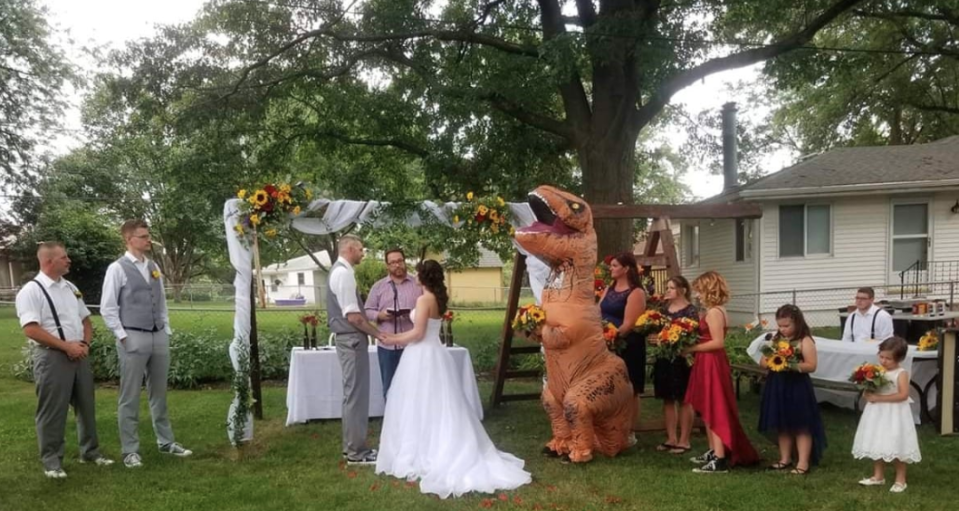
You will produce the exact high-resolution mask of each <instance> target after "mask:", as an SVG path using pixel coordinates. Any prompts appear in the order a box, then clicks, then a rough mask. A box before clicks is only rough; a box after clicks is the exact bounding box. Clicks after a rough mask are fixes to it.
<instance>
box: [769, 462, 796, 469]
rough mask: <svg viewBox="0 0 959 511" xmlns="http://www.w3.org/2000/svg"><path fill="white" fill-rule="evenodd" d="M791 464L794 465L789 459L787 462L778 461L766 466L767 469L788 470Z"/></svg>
mask: <svg viewBox="0 0 959 511" xmlns="http://www.w3.org/2000/svg"><path fill="white" fill-rule="evenodd" d="M791 466H793V464H792V462H791V461H788V462H786V463H783V462H781V461H777V462H776V463H773V464H772V465H769V466H768V467H766V470H775V471H779V470H786V469H787V468H789V467H791Z"/></svg>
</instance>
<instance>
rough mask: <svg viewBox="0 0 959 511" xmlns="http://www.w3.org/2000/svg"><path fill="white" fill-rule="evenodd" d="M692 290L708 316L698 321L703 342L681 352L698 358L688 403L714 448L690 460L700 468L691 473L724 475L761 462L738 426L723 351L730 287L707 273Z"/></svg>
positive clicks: (712, 274) (729, 377)
mask: <svg viewBox="0 0 959 511" xmlns="http://www.w3.org/2000/svg"><path fill="white" fill-rule="evenodd" d="M693 291H694V292H695V293H696V294H697V295H699V299H700V301H701V302H702V304H703V307H704V308H705V309H706V313H705V314H704V315H703V316H702V318H701V319H700V321H699V342H698V343H697V344H696V345H695V346H693V347H692V348H689V349H687V350H685V352H684V353H683V355H684V356H685V355H687V354H689V353H692V354H694V355H695V360H694V361H693V369H692V372H691V373H690V375H689V388H688V389H687V390H686V403H688V404H690V405H692V407H693V410H695V411H696V412H697V413H699V415H700V416H702V418H703V422H704V423H706V436H707V438H709V447H710V449H709V450H708V451H706V453H704V454H703V455H701V456H697V457H695V458H691V459H690V461H692V462H693V463H697V464H702V466H701V467H700V468H697V469H694V470H693V472H696V473H702V474H710V473H723V472H728V471H729V467H730V466H734V465H751V464H754V463H756V462H758V461H759V454H758V453H757V452H756V449H754V448H753V446H752V444H751V443H749V437H747V436H746V432H744V431H743V427H742V425H740V423H739V409H738V407H737V406H736V397H735V396H734V395H733V381H732V370H731V369H730V367H729V359H728V358H727V357H726V350H725V348H724V344H725V341H726V329H727V324H728V320H727V318H726V310H725V309H724V308H723V305H724V304H725V303H726V302H728V301H729V286H728V285H727V284H726V279H724V278H723V277H722V275H720V274H718V273H716V272H714V271H707V272H706V273H703V274H702V275H700V276H699V277H698V278H697V279H696V280H695V281H693ZM727 456H728V460H727Z"/></svg>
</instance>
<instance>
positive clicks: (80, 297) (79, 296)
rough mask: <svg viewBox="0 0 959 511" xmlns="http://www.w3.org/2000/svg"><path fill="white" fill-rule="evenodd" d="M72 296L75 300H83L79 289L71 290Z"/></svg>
mask: <svg viewBox="0 0 959 511" xmlns="http://www.w3.org/2000/svg"><path fill="white" fill-rule="evenodd" d="M73 296H76V297H77V300H83V293H81V292H80V290H79V289H74V290H73Z"/></svg>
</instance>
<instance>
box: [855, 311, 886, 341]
mask: <svg viewBox="0 0 959 511" xmlns="http://www.w3.org/2000/svg"><path fill="white" fill-rule="evenodd" d="M881 310H882V309H877V310H876V313H875V314H873V315H872V330H871V331H870V332H869V338H870V339H875V338H876V318H878V317H879V312H880V311H881ZM855 327H856V311H853V312H852V314H850V315H849V335H851V336H852V340H853V342H856V331H855V330H853V329H854V328H855Z"/></svg>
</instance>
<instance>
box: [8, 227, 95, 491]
mask: <svg viewBox="0 0 959 511" xmlns="http://www.w3.org/2000/svg"><path fill="white" fill-rule="evenodd" d="M37 259H38V260H39V261H40V271H39V272H38V273H37V276H36V278H34V279H33V280H32V281H30V282H27V283H26V284H25V285H24V286H23V287H22V288H21V289H20V292H19V293H17V316H18V317H19V318H20V326H21V327H22V328H23V333H24V334H26V336H27V337H28V338H30V340H31V341H33V342H32V343H31V348H32V352H33V379H34V381H35V382H36V385H37V412H36V428H37V442H38V444H39V445H40V461H41V462H42V463H43V473H44V475H46V476H47V477H49V478H52V479H63V478H66V477H67V473H66V472H64V471H63V455H64V443H65V442H64V430H65V429H66V423H67V413H68V412H69V408H70V405H71V404H73V409H74V413H75V414H76V418H77V436H78V437H79V441H80V462H81V463H84V462H88V463H94V464H96V465H98V466H107V465H111V464H112V463H113V461H112V460H109V459H107V458H105V457H104V456H103V455H102V454H100V442H99V440H98V439H97V422H96V410H95V401H94V397H93V393H94V387H93V371H92V370H91V369H90V359H89V358H87V356H88V355H89V354H90V342H91V341H92V340H93V326H92V325H91V323H90V310H89V309H87V306H86V304H84V303H83V295H82V294H81V293H80V291H79V290H78V289H77V288H76V286H74V285H73V284H72V283H71V282H69V281H67V279H65V278H63V276H64V275H66V274H67V273H68V272H69V271H70V258H69V257H68V256H67V251H66V249H65V248H64V247H63V245H62V244H61V243H58V242H45V243H41V244H40V247H39V249H38V250H37Z"/></svg>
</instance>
